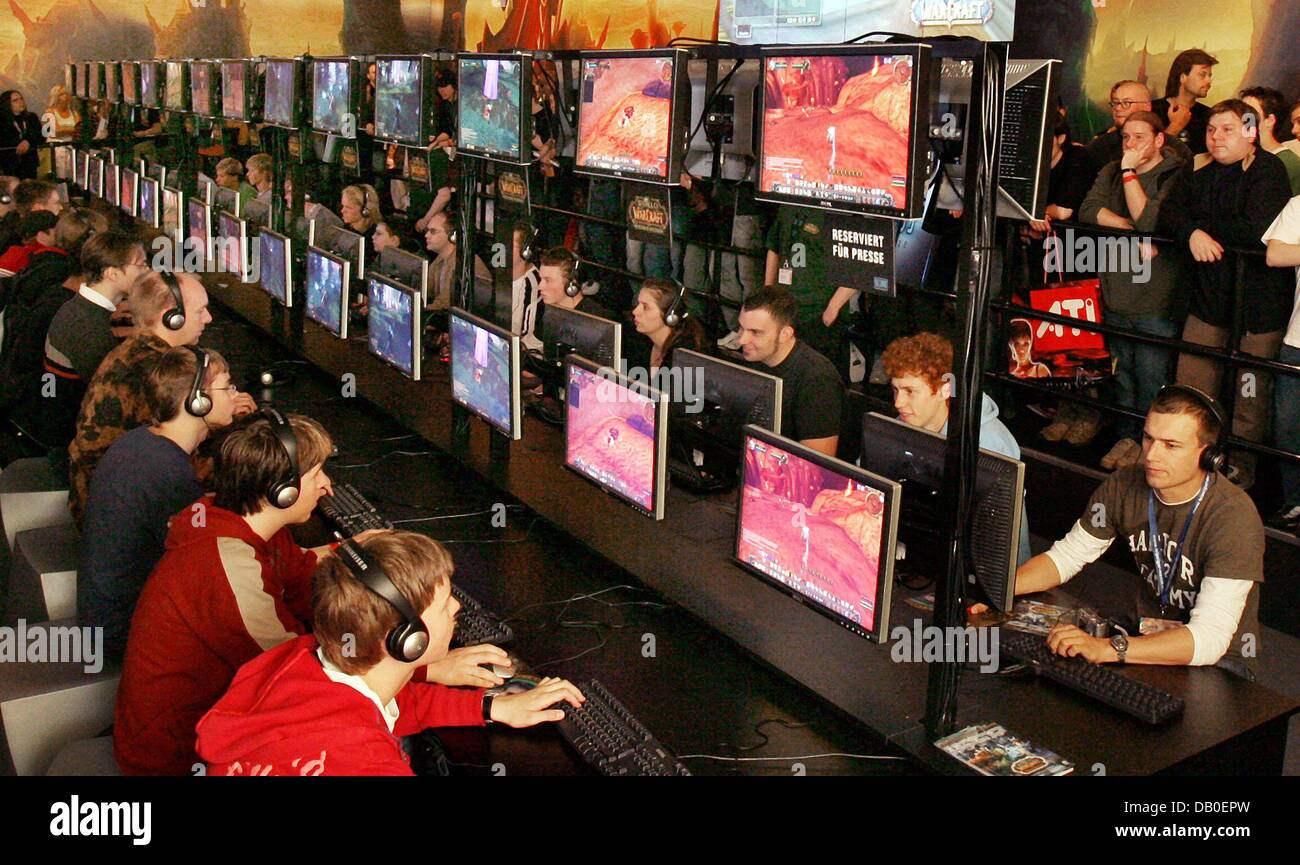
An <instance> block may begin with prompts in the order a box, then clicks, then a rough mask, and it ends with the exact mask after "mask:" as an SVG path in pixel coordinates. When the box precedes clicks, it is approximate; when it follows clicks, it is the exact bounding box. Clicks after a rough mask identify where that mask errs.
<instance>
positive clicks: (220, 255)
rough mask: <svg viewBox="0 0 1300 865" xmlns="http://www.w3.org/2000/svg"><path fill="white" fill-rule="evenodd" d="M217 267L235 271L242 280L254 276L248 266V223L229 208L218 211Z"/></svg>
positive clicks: (226, 271)
mask: <svg viewBox="0 0 1300 865" xmlns="http://www.w3.org/2000/svg"><path fill="white" fill-rule="evenodd" d="M217 227H218V230H217V235H218V236H217V242H216V247H217V251H216V255H215V258H216V260H217V269H218V270H219V271H221V272H223V273H233V274H234V275H235V276H238V277H239V281H240V282H249V281H251V279H252V277H251V275H250V274H249V272H248V271H249V267H248V223H246V222H245V221H244V220H242V219H240V218H239V217H238V216H235V215H234V214H233V213H231V212H230V211H227V210H221V211H218V213H217Z"/></svg>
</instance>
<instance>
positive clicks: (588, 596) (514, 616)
mask: <svg viewBox="0 0 1300 865" xmlns="http://www.w3.org/2000/svg"><path fill="white" fill-rule="evenodd" d="M534 521H535V520H534ZM618 589H627V590H628V591H632V592H641V591H649V590H648V589H645V588H643V587H641V586H633V585H631V584H629V583H620V584H619V585H617V586H609V587H607V588H604V589H599V590H597V591H594V592H586V593H584V594H581V595H574V596H573V597H571V598H564V599H562V600H559V601H537V602H535V603H532V604H525V605H524V606H522V607H520V608H519V609H517V610H512V611H511V612H510V613H508V614H507V615H505V616H503V617H502V619H501V621H502V622H503V623H506V624H508V623H510V622H513V621H525V620H524V619H521V618H519V614H520V613H522V612H523V611H524V610H532V609H535V608H537V607H553V606H556V605H558V604H563V605H564V606H565V607H566V608H567V607H568V605H569V604H573V603H576V602H578V601H587V600H594V601H596V602H597V603H600V604H604V605H605V606H607V607H632V606H647V607H655V608H657V609H661V610H666V609H668V608H669V607H670V606H671V605H670V604H663V603H659V602H658V601H617V602H611V601H604V600H598V598H597V596H599V595H603V594H605V593H606V592H613V591H617V590H618ZM559 615H560V616H563V615H564V610H560V613H559Z"/></svg>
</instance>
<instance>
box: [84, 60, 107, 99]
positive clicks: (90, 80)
mask: <svg viewBox="0 0 1300 865" xmlns="http://www.w3.org/2000/svg"><path fill="white" fill-rule="evenodd" d="M82 95H84V96H85V97H86V98H87V99H103V98H104V64H103V63H100V62H97V61H94V60H92V61H90V62H89V63H87V64H86V92H85V93H84V94H82Z"/></svg>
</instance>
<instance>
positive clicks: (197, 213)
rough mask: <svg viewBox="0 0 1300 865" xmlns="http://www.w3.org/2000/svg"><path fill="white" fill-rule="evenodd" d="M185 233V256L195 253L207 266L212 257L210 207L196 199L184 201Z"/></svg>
mask: <svg viewBox="0 0 1300 865" xmlns="http://www.w3.org/2000/svg"><path fill="white" fill-rule="evenodd" d="M186 208H187V211H188V212H187V214H186V226H187V227H188V229H189V231H188V234H187V248H186V256H185V257H186V258H187V259H188V258H189V257H190V256H192V255H197V256H199V257H200V260H201V261H202V262H203V266H204V267H207V263H208V261H210V260H211V259H212V208H211V207H209V206H208V205H206V204H204V203H203V202H202V201H200V200H198V199H194V198H191V199H190V200H189V201H188V202H186Z"/></svg>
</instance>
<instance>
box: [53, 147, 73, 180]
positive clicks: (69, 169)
mask: <svg viewBox="0 0 1300 865" xmlns="http://www.w3.org/2000/svg"><path fill="white" fill-rule="evenodd" d="M51 150H52V151H53V153H54V179H55V180H62V181H65V182H73V183H75V182H76V173H77V171H76V169H77V154H76V152H75V151H74V150H73V149H72V148H71V147H54V148H51Z"/></svg>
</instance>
